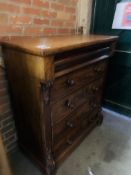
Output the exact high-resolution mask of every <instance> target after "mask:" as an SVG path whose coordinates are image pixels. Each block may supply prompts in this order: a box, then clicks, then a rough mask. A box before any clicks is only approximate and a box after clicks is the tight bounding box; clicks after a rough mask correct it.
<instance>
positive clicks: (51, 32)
mask: <svg viewBox="0 0 131 175" xmlns="http://www.w3.org/2000/svg"><path fill="white" fill-rule="evenodd" d="M44 34H45V35H48V34H56V29H54V28H45V29H44Z"/></svg>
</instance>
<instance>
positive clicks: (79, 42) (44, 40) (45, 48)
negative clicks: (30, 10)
mask: <svg viewBox="0 0 131 175" xmlns="http://www.w3.org/2000/svg"><path fill="white" fill-rule="evenodd" d="M117 39H118V37H117V36H103V35H85V36H83V35H73V36H70V35H68V36H54V37H52V36H51V37H50V36H49V37H29V36H25V37H11V38H8V39H6V40H4V41H2V45H3V46H6V47H11V48H15V49H18V50H21V51H23V52H27V53H31V54H35V55H39V56H46V55H51V54H56V53H61V52H63V51H67V50H68V51H69V50H72V49H77V48H82V47H86V46H92V45H94V44H101V43H106V42H110V41H114V40H117ZM62 41H63V42H62Z"/></svg>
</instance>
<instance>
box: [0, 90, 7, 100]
mask: <svg viewBox="0 0 131 175" xmlns="http://www.w3.org/2000/svg"><path fill="white" fill-rule="evenodd" d="M6 95H8V92H7V89H2V90H0V97H1V98H2V97H5V96H6Z"/></svg>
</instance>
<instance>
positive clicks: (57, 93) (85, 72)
mask: <svg viewBox="0 0 131 175" xmlns="http://www.w3.org/2000/svg"><path fill="white" fill-rule="evenodd" d="M106 68H107V61H106V60H105V61H100V62H98V63H95V64H92V65H90V66H86V67H85V68H83V69H79V70H78V71H74V72H72V73H69V74H67V75H65V76H62V77H60V78H57V79H56V80H55V81H54V85H53V88H52V91H51V94H52V95H51V98H52V100H53V101H56V100H58V99H61V98H62V97H64V96H66V95H69V94H70V93H72V92H74V91H75V90H77V89H79V88H80V87H82V86H84V85H86V84H88V83H90V82H91V81H93V80H95V79H97V78H100V77H101V76H103V73H104V72H105V71H106Z"/></svg>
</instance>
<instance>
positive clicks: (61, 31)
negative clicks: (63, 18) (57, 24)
mask: <svg viewBox="0 0 131 175" xmlns="http://www.w3.org/2000/svg"><path fill="white" fill-rule="evenodd" d="M57 33H58V34H59V33H60V34H65V33H69V29H58V30H57Z"/></svg>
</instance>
